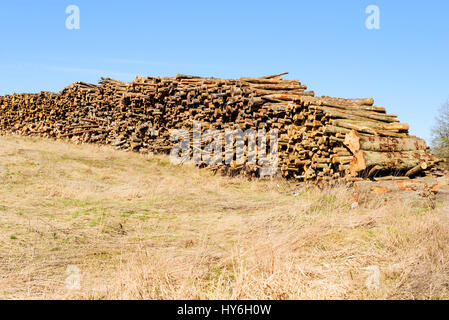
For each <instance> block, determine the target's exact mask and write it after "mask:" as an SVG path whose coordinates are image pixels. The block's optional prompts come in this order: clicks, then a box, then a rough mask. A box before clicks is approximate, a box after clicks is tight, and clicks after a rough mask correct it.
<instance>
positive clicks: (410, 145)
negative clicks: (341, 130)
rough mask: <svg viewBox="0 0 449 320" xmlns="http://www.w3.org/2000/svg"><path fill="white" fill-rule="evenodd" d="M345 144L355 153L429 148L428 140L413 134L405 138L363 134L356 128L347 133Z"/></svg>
mask: <svg viewBox="0 0 449 320" xmlns="http://www.w3.org/2000/svg"><path fill="white" fill-rule="evenodd" d="M344 144H345V146H347V147H348V148H349V150H351V152H352V153H353V154H355V153H357V152H358V151H359V150H366V151H377V152H400V151H416V150H426V149H427V145H426V142H425V141H424V140H423V139H420V138H416V137H412V136H409V137H404V138H391V137H379V136H368V135H361V134H359V133H357V132H356V131H355V130H351V131H350V132H349V133H347V134H346V137H345V140H344Z"/></svg>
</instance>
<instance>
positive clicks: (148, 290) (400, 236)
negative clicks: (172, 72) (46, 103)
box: [0, 136, 449, 299]
mask: <svg viewBox="0 0 449 320" xmlns="http://www.w3.org/2000/svg"><path fill="white" fill-rule="evenodd" d="M351 203H352V201H351V192H350V190H347V189H345V188H344V187H336V188H333V189H327V190H319V189H314V188H308V189H303V188H300V187H298V186H297V185H295V184H294V183H289V182H285V181H282V180H272V181H252V182H251V181H247V180H243V179H240V178H227V177H220V176H213V175H212V173H211V172H210V171H208V170H200V169H197V168H195V167H193V166H190V165H185V166H182V167H178V166H173V165H171V164H170V162H169V160H168V158H167V157H163V156H148V155H140V154H135V153H126V152H122V151H116V150H114V149H112V148H109V147H98V146H92V145H73V144H67V143H63V142H55V141H50V140H45V139H38V138H23V137H16V136H3V137H0V298H3V299H378V298H381V299H393V298H398V299H447V298H449V216H448V215H447V213H446V211H445V210H443V209H442V207H443V204H442V203H439V204H438V206H437V209H435V210H429V209H425V208H418V207H413V206H410V205H409V204H407V203H402V204H398V203H390V204H385V205H381V204H379V203H376V202H373V203H371V204H368V205H367V206H364V207H358V208H356V209H351V208H350V206H351ZM377 276H379V277H377ZM73 277H75V278H73ZM73 279H79V282H78V281H75V282H74V283H76V284H79V286H78V285H74V286H70V285H68V284H70V283H72V282H71V280H73Z"/></svg>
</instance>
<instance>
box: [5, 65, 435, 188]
mask: <svg viewBox="0 0 449 320" xmlns="http://www.w3.org/2000/svg"><path fill="white" fill-rule="evenodd" d="M284 74H286V73H284ZM284 74H278V75H272V76H267V77H262V78H249V77H246V78H241V79H237V80H231V79H215V78H200V77H195V76H186V75H178V76H176V77H136V79H135V80H134V81H132V82H130V83H126V82H121V81H117V80H113V79H109V78H106V79H105V78H103V79H101V81H100V82H99V84H98V85H94V84H88V83H83V82H76V83H74V84H72V85H70V86H69V87H67V88H65V89H63V90H62V91H61V92H60V93H51V92H41V93H36V94H13V95H5V96H2V97H0V130H1V131H2V132H5V133H6V132H8V133H9V132H14V133H17V134H21V135H40V136H44V137H52V138H58V139H70V140H72V141H78V142H89V143H100V144H109V145H113V146H115V147H117V148H120V149H124V150H130V151H138V152H155V153H168V152H170V150H171V149H172V147H173V145H174V144H175V143H177V142H175V141H172V140H171V139H170V137H171V130H172V129H186V130H188V131H189V132H190V133H191V135H192V133H193V129H194V128H193V126H194V124H193V123H194V121H196V123H199V124H200V128H201V132H203V133H204V132H205V131H206V130H208V129H217V130H219V131H220V132H225V131H226V130H238V129H240V130H242V131H245V130H248V129H253V130H255V131H257V130H260V129H264V130H265V131H266V132H270V130H277V131H278V136H279V143H278V148H279V172H280V174H282V175H283V176H284V177H286V178H289V179H297V180H300V181H327V180H331V181H332V180H345V181H347V180H349V181H356V180H363V179H367V178H369V179H374V178H376V177H382V176H389V175H394V176H404V177H415V176H420V175H425V174H426V173H428V172H432V170H435V167H436V165H437V164H438V163H439V162H441V161H442V160H441V159H437V158H435V157H434V156H433V155H432V154H431V153H430V151H429V149H428V147H427V146H426V144H425V142H424V140H422V139H419V138H417V137H413V136H410V135H409V134H408V129H409V126H408V125H407V124H403V123H400V122H399V120H398V119H397V116H396V115H390V114H387V113H386V110H385V108H383V107H380V106H375V105H374V100H373V99H371V98H369V99H342V98H331V97H327V96H323V97H316V96H315V94H314V92H313V91H306V90H307V86H305V85H303V84H302V83H301V82H300V81H298V80H284V79H283V78H282V76H283V75H284ZM197 129H198V128H197ZM207 143H208V141H207V139H203V140H202V141H201V145H200V146H199V147H200V148H204V147H205V146H206V145H207ZM224 144H225V141H223V145H224ZM269 145H270V141H269V140H268V141H267V150H258V152H261V151H262V152H265V153H268V152H269V150H268V149H269ZM251 156H252V154H249V151H248V148H247V147H246V148H245V159H248V158H250V157H251ZM227 159H231V161H230V162H229V161H228V162H227V163H228V164H227V165H224V164H218V165H214V166H213V167H212V168H213V169H214V170H217V171H220V172H222V173H228V174H229V173H231V174H237V173H245V174H248V175H252V176H257V175H258V169H259V168H260V167H261V166H263V164H261V163H256V164H252V165H248V164H241V163H238V162H237V161H236V155H235V152H233V153H231V154H229V153H226V152H223V153H222V160H223V163H225V162H226V160H227ZM201 165H202V166H205V163H204V162H203V163H202V164H201Z"/></svg>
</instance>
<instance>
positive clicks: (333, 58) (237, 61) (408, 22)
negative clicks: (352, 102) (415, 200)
mask: <svg viewBox="0 0 449 320" xmlns="http://www.w3.org/2000/svg"><path fill="white" fill-rule="evenodd" d="M71 4H75V5H77V6H79V8H80V12H81V25H80V27H81V28H80V30H68V29H66V27H65V20H66V18H67V14H66V13H65V10H66V7H67V6H68V5H71ZM371 4H374V5H377V6H379V8H380V27H381V29H380V30H368V29H366V27H365V20H366V18H367V16H368V15H367V14H366V13H365V9H366V7H367V6H368V5H371ZM0 35H1V37H0V47H1V50H0V94H6V93H12V92H38V91H41V90H45V91H59V90H60V89H62V88H63V87H65V86H67V85H68V84H70V83H71V82H74V81H78V80H81V81H87V82H93V83H96V82H97V81H98V79H99V78H100V77H101V76H110V77H113V78H117V79H121V80H125V81H130V80H132V79H133V78H134V76H135V75H157V76H173V75H176V74H177V73H185V74H195V75H201V76H214V77H227V78H239V77H241V76H263V75H267V74H273V73H278V72H284V71H289V72H290V75H289V76H288V78H292V79H299V80H301V81H302V82H303V83H305V84H307V85H308V86H309V88H310V89H312V90H315V92H316V93H317V94H318V95H330V96H338V97H347V98H356V97H374V98H375V101H376V104H377V105H383V106H385V107H387V109H388V111H389V112H390V113H394V114H398V115H399V117H400V119H401V120H402V121H403V122H407V123H410V125H411V133H412V134H415V135H418V136H421V137H423V138H426V139H429V137H430V128H431V126H432V125H433V123H434V117H435V115H436V112H437V110H438V108H439V107H440V106H441V105H442V104H443V103H444V102H445V101H447V100H448V99H449V61H448V60H449V1H447V0H440V1H437V0H429V1H400V0H395V1H392V0H389V1H381V0H370V1H360V0H359V1H357V0H345V1H330V0H329V1H324V0H322V1H320V0H317V1H300V0H297V1H280V0H278V1H261V0H259V1H243V0H242V1H229V0H228V1H212V0H209V1H194V0H192V1H152V0H147V1H137V0H128V1H113V0H110V1H103V0H95V1H84V0H70V1H62V0H57V1H29V0H26V1H25V0H16V1H1V3H0Z"/></svg>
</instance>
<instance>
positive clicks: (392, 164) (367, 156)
mask: <svg viewBox="0 0 449 320" xmlns="http://www.w3.org/2000/svg"><path fill="white" fill-rule="evenodd" d="M433 161H435V157H434V156H433V155H431V154H429V153H427V152H426V151H424V150H416V151H402V152H375V151H364V150H359V151H357V152H356V153H354V158H353V160H352V162H351V164H350V170H351V174H352V175H353V176H357V174H358V173H359V172H361V171H364V170H366V169H367V168H371V167H373V166H376V165H380V166H382V167H385V168H387V169H389V170H392V171H400V170H410V169H412V168H414V167H416V166H417V165H421V164H422V163H431V162H433Z"/></svg>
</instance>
